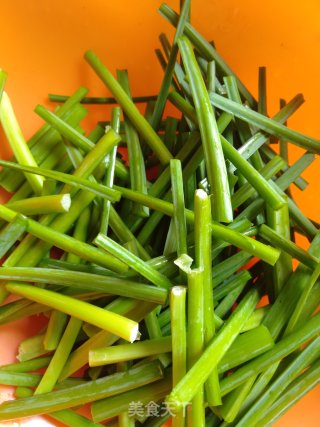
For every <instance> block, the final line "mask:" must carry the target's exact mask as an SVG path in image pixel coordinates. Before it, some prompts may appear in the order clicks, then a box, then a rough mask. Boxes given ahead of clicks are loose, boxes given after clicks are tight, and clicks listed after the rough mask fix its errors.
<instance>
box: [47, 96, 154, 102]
mask: <svg viewBox="0 0 320 427" xmlns="http://www.w3.org/2000/svg"><path fill="white" fill-rule="evenodd" d="M48 98H49V101H51V102H59V103H60V102H66V101H67V100H68V99H70V97H69V96H66V95H57V94H53V93H49V94H48ZM156 98H157V95H146V96H133V97H132V101H133V102H134V103H135V104H139V103H144V102H149V101H155V100H156ZM81 103H82V104H117V100H116V99H115V98H110V97H108V98H106V97H100V96H99V97H95V96H85V97H83V98H82V99H81Z"/></svg>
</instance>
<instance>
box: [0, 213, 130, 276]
mask: <svg viewBox="0 0 320 427" xmlns="http://www.w3.org/2000/svg"><path fill="white" fill-rule="evenodd" d="M0 217H1V218H3V219H5V220H7V221H9V222H10V221H12V220H13V219H14V218H15V212H14V211H11V210H10V209H8V208H5V207H4V206H0ZM27 221H28V225H27V227H28V231H29V233H31V234H33V235H34V236H36V237H38V238H41V239H43V240H44V241H45V242H49V243H51V244H53V245H56V246H57V247H60V248H61V249H64V250H67V251H70V252H71V253H74V254H76V255H79V256H80V257H81V258H85V259H88V260H91V261H93V262H95V263H97V264H100V265H103V266H104V267H107V268H108V267H111V268H115V269H116V270H118V271H125V270H126V267H125V265H124V264H123V263H122V262H121V261H118V260H117V259H116V258H114V257H112V256H109V255H106V254H103V253H101V252H100V251H98V250H97V249H95V248H93V247H92V246H91V245H89V244H87V243H83V242H79V241H78V240H76V239H74V238H72V237H70V236H67V235H65V234H62V233H59V232H57V231H55V230H53V229H51V228H49V227H45V226H43V225H41V224H40V223H39V222H36V221H33V220H31V219H30V218H28V219H27Z"/></svg>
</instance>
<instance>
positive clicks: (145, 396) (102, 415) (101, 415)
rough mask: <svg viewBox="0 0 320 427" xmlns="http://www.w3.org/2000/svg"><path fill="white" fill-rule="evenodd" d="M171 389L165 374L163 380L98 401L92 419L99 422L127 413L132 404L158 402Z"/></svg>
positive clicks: (95, 403)
mask: <svg viewBox="0 0 320 427" xmlns="http://www.w3.org/2000/svg"><path fill="white" fill-rule="evenodd" d="M170 387H171V380H170V377H169V375H166V374H165V378H164V379H163V380H160V381H156V382H154V383H152V384H149V385H145V386H143V387H139V388H136V389H134V390H132V391H127V392H125V393H121V394H119V395H117V396H112V397H107V398H106V399H102V400H98V401H96V402H94V403H93V404H92V406H91V414H92V418H93V420H94V421H95V422H99V421H103V420H106V419H108V418H111V417H114V416H116V415H119V414H120V413H121V412H124V411H127V410H128V408H129V407H130V403H132V402H141V403H142V404H148V403H149V402H158V401H159V400H160V399H162V398H164V397H165V395H166V393H167V392H168V391H169V390H170ZM175 419H176V417H175V418H173V419H172V421H173V422H174V420H175Z"/></svg>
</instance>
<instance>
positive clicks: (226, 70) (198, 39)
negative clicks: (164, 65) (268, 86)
mask: <svg viewBox="0 0 320 427" xmlns="http://www.w3.org/2000/svg"><path fill="white" fill-rule="evenodd" d="M159 11H160V13H161V15H163V16H164V17H165V18H166V19H167V20H168V21H169V22H170V23H171V24H172V25H174V26H176V25H177V22H178V18H179V16H178V15H177V14H176V13H175V12H174V11H173V10H172V9H171V8H170V7H169V6H168V5H166V4H162V5H161V6H160V9H159ZM184 34H185V35H186V36H187V37H188V38H189V39H190V41H191V42H192V43H193V44H194V46H195V47H196V48H197V50H198V52H200V54H201V56H203V57H204V58H205V59H207V60H208V61H212V60H214V61H215V62H216V64H217V68H218V70H219V72H221V73H223V75H226V76H228V75H233V76H234V77H235V78H236V80H237V83H238V87H239V90H240V93H241V96H243V97H244V98H245V99H246V100H247V101H248V103H249V105H250V106H252V107H255V105H256V100H255V99H254V98H253V96H252V95H251V93H250V92H249V91H248V89H247V88H246V87H245V86H244V85H243V83H242V82H241V81H240V80H239V78H238V77H237V76H236V75H235V74H234V72H233V71H232V70H231V69H230V67H229V66H228V65H227V64H226V63H225V62H224V60H223V59H222V58H221V56H220V55H219V54H218V52H217V51H216V49H215V48H214V47H213V46H212V44H210V43H209V42H207V40H205V39H204V37H202V36H201V35H200V34H199V33H198V32H197V31H196V30H195V29H194V28H193V27H192V26H191V25H190V24H189V23H187V24H186V26H185V29H184Z"/></svg>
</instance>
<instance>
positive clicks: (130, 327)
mask: <svg viewBox="0 0 320 427" xmlns="http://www.w3.org/2000/svg"><path fill="white" fill-rule="evenodd" d="M6 288H7V290H8V291H9V292H12V293H14V294H17V295H20V296H24V297H27V298H29V299H31V300H33V301H36V302H39V303H43V304H45V305H48V306H50V307H52V308H54V309H56V310H61V311H62V312H64V313H67V314H69V315H71V316H74V317H77V318H79V319H82V320H84V321H86V322H89V323H92V324H93V325H96V326H98V327H100V328H102V329H105V330H108V331H110V332H111V333H114V334H116V335H118V336H119V337H122V338H124V339H126V340H128V341H130V342H133V341H135V340H136V339H137V338H139V330H138V324H137V323H136V322H133V321H131V320H129V319H127V318H125V317H123V316H120V315H117V314H115V313H112V312H110V311H106V310H103V309H102V308H100V307H96V306H94V305H92V304H89V303H86V302H84V301H79V300H76V299H75V298H71V297H69V296H66V295H61V294H58V293H56V292H52V291H48V290H46V289H41V288H36V287H34V286H29V285H17V284H8V285H6Z"/></svg>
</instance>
